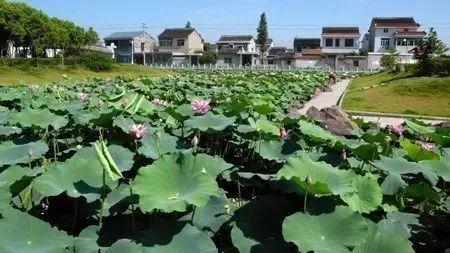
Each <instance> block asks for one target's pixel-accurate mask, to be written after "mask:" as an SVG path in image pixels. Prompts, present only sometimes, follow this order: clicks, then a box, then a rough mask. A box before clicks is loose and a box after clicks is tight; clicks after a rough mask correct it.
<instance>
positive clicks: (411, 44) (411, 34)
mask: <svg viewBox="0 0 450 253" xmlns="http://www.w3.org/2000/svg"><path fill="white" fill-rule="evenodd" d="M419 28H420V24H418V23H417V22H416V21H415V20H414V18H412V17H375V18H373V19H372V22H371V24H370V28H369V32H368V35H367V37H365V38H364V41H367V42H365V43H363V49H366V50H368V52H369V67H379V66H380V59H381V57H382V56H383V54H386V53H388V52H389V51H390V50H391V49H395V50H396V51H397V52H398V53H399V54H400V59H401V61H402V62H403V63H414V62H415V60H414V55H413V53H412V49H414V48H415V47H416V46H418V45H420V43H421V42H422V40H423V38H424V37H425V36H426V33H425V32H424V31H420V30H419Z"/></svg>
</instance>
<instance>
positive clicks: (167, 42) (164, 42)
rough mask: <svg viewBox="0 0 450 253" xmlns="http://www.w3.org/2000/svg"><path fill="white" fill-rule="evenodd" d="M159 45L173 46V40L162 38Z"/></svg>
mask: <svg viewBox="0 0 450 253" xmlns="http://www.w3.org/2000/svg"><path fill="white" fill-rule="evenodd" d="M159 45H160V46H161V47H171V46H172V40H160V41H159Z"/></svg>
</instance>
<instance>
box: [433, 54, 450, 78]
mask: <svg viewBox="0 0 450 253" xmlns="http://www.w3.org/2000/svg"><path fill="white" fill-rule="evenodd" d="M431 64H432V70H433V73H432V74H434V75H439V76H450V57H441V58H436V59H434V60H433V61H432V63H431Z"/></svg>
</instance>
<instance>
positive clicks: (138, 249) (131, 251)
mask: <svg viewBox="0 0 450 253" xmlns="http://www.w3.org/2000/svg"><path fill="white" fill-rule="evenodd" d="M105 253H144V249H143V247H142V245H137V244H136V243H134V242H132V241H130V240H127V239H121V240H118V241H117V242H115V243H114V244H113V245H111V247H109V248H108V249H106V250H105Z"/></svg>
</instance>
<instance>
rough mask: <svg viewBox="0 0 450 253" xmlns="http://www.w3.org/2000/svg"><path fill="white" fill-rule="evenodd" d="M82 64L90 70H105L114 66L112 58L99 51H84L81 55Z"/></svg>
mask: <svg viewBox="0 0 450 253" xmlns="http://www.w3.org/2000/svg"><path fill="white" fill-rule="evenodd" d="M82 59H83V65H84V66H85V67H86V68H88V69H89V70H92V71H97V72H98V71H107V70H111V69H112V68H113V66H114V63H115V61H114V59H112V58H111V57H109V56H107V55H104V54H101V53H86V54H83V55H82Z"/></svg>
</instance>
